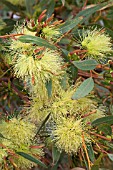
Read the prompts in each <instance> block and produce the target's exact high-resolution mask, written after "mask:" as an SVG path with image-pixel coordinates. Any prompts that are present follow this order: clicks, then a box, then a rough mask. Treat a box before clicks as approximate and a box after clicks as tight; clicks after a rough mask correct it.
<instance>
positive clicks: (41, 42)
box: [18, 35, 56, 50]
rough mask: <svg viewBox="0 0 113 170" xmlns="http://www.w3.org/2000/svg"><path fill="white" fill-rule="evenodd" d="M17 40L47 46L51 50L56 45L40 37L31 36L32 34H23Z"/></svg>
mask: <svg viewBox="0 0 113 170" xmlns="http://www.w3.org/2000/svg"><path fill="white" fill-rule="evenodd" d="M18 40H19V41H21V42H24V43H32V44H36V45H39V46H43V47H47V48H50V49H53V50H55V49H56V47H55V46H54V45H52V44H50V43H48V42H47V41H46V40H44V39H42V38H40V37H36V36H32V35H23V36H21V37H19V39H18Z"/></svg>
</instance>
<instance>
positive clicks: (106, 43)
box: [79, 28, 112, 60]
mask: <svg viewBox="0 0 113 170" xmlns="http://www.w3.org/2000/svg"><path fill="white" fill-rule="evenodd" d="M79 37H80V40H79V45H80V46H81V48H82V49H85V50H86V56H88V57H93V58H95V59H97V60H99V59H101V58H103V57H106V55H107V54H110V53H111V52H112V43H111V38H110V36H109V35H108V34H107V33H105V32H104V31H103V30H102V29H97V28H91V30H84V29H83V31H82V35H79ZM99 57H100V58H99Z"/></svg>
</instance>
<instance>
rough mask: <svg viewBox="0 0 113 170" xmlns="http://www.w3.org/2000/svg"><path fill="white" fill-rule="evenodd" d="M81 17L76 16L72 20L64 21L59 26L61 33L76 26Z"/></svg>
mask: <svg viewBox="0 0 113 170" xmlns="http://www.w3.org/2000/svg"><path fill="white" fill-rule="evenodd" d="M82 19H83V17H77V18H75V19H74V20H70V21H68V20H67V21H66V22H65V23H64V24H63V25H62V26H61V27H60V32H61V33H62V34H64V33H66V32H68V31H70V30H72V29H73V28H74V27H75V26H77V25H78V24H79V23H80V22H81V21H82Z"/></svg>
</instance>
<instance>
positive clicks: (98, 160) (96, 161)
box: [94, 153, 104, 166]
mask: <svg viewBox="0 0 113 170" xmlns="http://www.w3.org/2000/svg"><path fill="white" fill-rule="evenodd" d="M103 156H104V155H103V153H101V154H100V155H99V157H98V158H97V159H96V160H95V162H94V166H95V165H99V164H100V162H101V159H102V158H103Z"/></svg>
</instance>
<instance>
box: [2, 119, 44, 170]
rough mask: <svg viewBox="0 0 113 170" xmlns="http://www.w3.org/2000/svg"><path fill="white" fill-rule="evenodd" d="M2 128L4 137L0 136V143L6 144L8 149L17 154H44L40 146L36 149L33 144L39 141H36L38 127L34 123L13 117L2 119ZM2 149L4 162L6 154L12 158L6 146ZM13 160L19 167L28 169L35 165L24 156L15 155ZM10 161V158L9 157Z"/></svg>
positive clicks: (23, 169) (24, 169)
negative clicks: (6, 119) (8, 119)
mask: <svg viewBox="0 0 113 170" xmlns="http://www.w3.org/2000/svg"><path fill="white" fill-rule="evenodd" d="M0 130H1V132H0V133H1V134H2V135H3V138H0V143H2V145H3V146H5V148H6V150H7V151H8V150H10V151H12V152H13V153H15V154H16V152H24V153H27V154H29V155H31V154H34V155H37V156H39V157H40V156H43V151H42V149H40V148H36V150H34V149H33V148H32V147H31V146H32V145H38V144H39V143H38V139H37V141H34V137H35V135H36V127H35V125H34V124H33V123H30V122H28V121H26V120H24V119H20V118H19V119H16V118H12V119H11V120H10V121H8V122H6V121H1V123H0ZM0 150H1V154H0V157H1V162H2V163H3V160H2V159H3V158H4V156H6V157H7V156H8V158H11V159H12V155H11V154H9V153H8V152H6V150H4V148H2V149H0ZM13 161H14V163H15V164H16V165H17V167H18V168H21V169H22V170H27V169H28V168H30V167H32V166H35V163H33V162H31V161H29V160H27V159H25V158H24V157H22V156H20V155H17V154H16V156H13ZM9 162H10V159H9Z"/></svg>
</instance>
